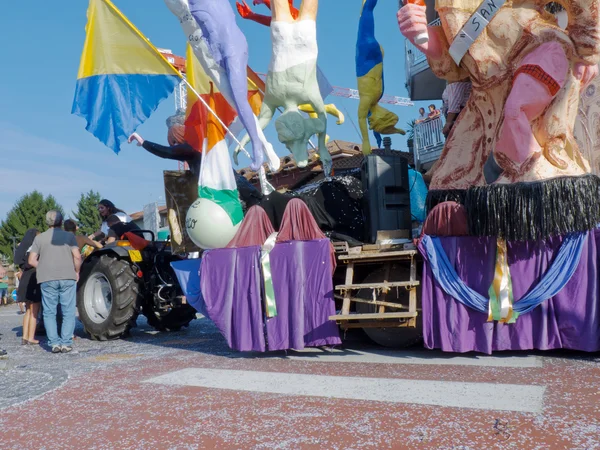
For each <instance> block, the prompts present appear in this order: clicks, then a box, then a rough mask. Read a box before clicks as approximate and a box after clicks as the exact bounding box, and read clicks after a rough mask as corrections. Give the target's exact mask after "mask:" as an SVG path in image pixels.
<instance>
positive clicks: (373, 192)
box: [361, 152, 412, 243]
mask: <svg viewBox="0 0 600 450" xmlns="http://www.w3.org/2000/svg"><path fill="white" fill-rule="evenodd" d="M361 171H362V172H361V178H362V183H363V190H364V196H363V201H364V202H365V204H364V211H365V214H366V215H367V217H366V224H367V225H366V230H365V241H366V242H370V243H375V241H376V240H377V232H378V231H382V230H386V231H387V230H411V229H412V221H411V215H410V187H409V185H408V161H407V160H406V159H405V158H404V157H402V156H401V155H395V154H394V152H388V153H387V154H386V155H385V156H379V155H369V156H367V157H365V158H364V161H363V165H362V169H361Z"/></svg>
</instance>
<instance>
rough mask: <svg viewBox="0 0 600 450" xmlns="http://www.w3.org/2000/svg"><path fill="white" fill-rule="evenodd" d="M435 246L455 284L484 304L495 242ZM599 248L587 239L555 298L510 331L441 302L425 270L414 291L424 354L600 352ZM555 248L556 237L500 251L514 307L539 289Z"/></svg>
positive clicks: (445, 299) (594, 235)
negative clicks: (505, 257)
mask: <svg viewBox="0 0 600 450" xmlns="http://www.w3.org/2000/svg"><path fill="white" fill-rule="evenodd" d="M440 240H441V242H442V245H443V247H444V250H445V251H446V254H447V255H448V259H449V260H450V263H451V264H452V265H453V266H454V268H455V269H456V272H457V273H458V275H459V277H460V279H461V280H462V281H463V282H464V283H465V284H466V285H467V286H469V287H471V288H472V289H473V290H475V291H477V292H479V293H480V294H481V295H483V296H485V297H487V296H488V294H487V292H488V289H489V287H490V285H491V284H492V279H493V277H494V266H495V257H496V239H495V238H474V237H442V238H440ZM599 242H600V230H594V231H590V235H589V237H588V239H587V240H586V243H585V245H584V248H583V252H582V255H581V261H580V263H579V267H578V268H577V270H576V271H575V273H574V274H573V277H572V278H571V280H570V281H569V282H568V283H567V285H566V286H565V287H564V288H563V290H562V291H560V292H559V293H558V294H557V295H556V296H555V297H553V298H551V299H549V300H547V301H545V302H543V303H542V304H541V305H540V306H538V307H536V308H535V309H534V310H532V311H531V312H529V313H527V314H524V315H522V316H519V318H518V319H517V321H516V323H514V324H501V323H497V322H487V315H486V314H482V313H480V312H477V311H474V310H472V309H470V308H468V307H466V306H464V305H462V304H461V303H459V302H458V301H457V300H455V299H454V298H452V297H450V296H449V295H447V294H446V293H445V292H444V291H443V290H442V289H441V288H440V286H439V285H438V283H437V282H436V281H435V280H434V279H433V275H432V273H431V270H430V268H429V266H428V263H427V262H425V264H424V269H423V289H422V299H423V334H424V339H425V346H426V347H427V348H430V349H433V348H439V349H441V350H443V351H447V352H469V351H477V352H482V353H487V354H490V353H492V351H498V350H531V349H538V350H550V349H557V348H566V349H572V350H581V351H588V352H593V351H598V350H600V296H599V294H600V292H599V287H598V277H599V276H600V268H599V266H598V244H599ZM561 243H562V237H560V236H559V237H553V238H550V239H547V240H544V241H538V242H513V243H508V262H509V266H510V273H511V276H512V285H513V294H514V299H515V302H518V301H519V299H521V298H522V297H523V296H524V295H525V294H526V293H527V291H529V290H530V289H531V287H532V286H535V285H536V284H537V283H538V282H539V281H540V279H541V278H542V276H543V275H544V273H545V272H546V271H547V270H548V268H549V266H550V264H551V263H552V260H553V258H554V256H555V255H556V254H557V252H558V250H559V249H560V245H561Z"/></svg>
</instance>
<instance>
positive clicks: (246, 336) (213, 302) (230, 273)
mask: <svg viewBox="0 0 600 450" xmlns="http://www.w3.org/2000/svg"><path fill="white" fill-rule="evenodd" d="M200 271H201V272H200V273H201V275H200V285H201V288H202V296H203V297H204V301H205V303H206V313H207V316H208V317H209V318H210V320H212V321H213V322H214V323H215V325H216V326H217V328H218V329H219V331H220V332H221V334H222V335H223V337H224V338H225V339H226V340H227V344H228V345H229V347H230V348H232V349H234V350H239V351H260V352H264V351H265V336H264V331H263V325H262V316H263V313H262V300H261V277H260V247H244V248H231V249H229V248H227V249H218V250H211V251H208V252H206V253H205V254H204V256H203V258H202V266H201V268H200Z"/></svg>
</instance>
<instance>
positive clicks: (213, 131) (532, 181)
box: [73, 0, 600, 353]
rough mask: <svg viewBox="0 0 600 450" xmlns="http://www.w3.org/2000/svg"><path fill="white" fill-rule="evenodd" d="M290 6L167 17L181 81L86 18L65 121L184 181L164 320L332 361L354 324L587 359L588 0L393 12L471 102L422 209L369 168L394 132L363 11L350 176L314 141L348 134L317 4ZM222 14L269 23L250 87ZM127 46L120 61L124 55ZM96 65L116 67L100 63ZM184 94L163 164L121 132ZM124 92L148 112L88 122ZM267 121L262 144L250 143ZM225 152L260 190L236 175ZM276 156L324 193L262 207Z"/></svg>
mask: <svg viewBox="0 0 600 450" xmlns="http://www.w3.org/2000/svg"><path fill="white" fill-rule="evenodd" d="M293 3H294V2H293V1H292V0H271V1H269V0H256V1H255V2H254V5H259V4H262V5H264V6H266V7H268V8H269V9H270V10H271V16H267V15H260V14H257V13H255V12H254V11H253V10H252V8H250V6H249V5H248V4H246V2H243V1H242V2H236V4H235V5H234V4H233V3H232V2H230V1H229V0H189V1H188V0H165V4H166V6H167V8H168V10H169V11H170V12H171V13H172V14H173V15H174V16H175V19H176V20H171V22H172V23H173V25H174V26H175V25H176V21H178V22H179V23H180V26H181V28H182V29H183V32H184V36H185V38H186V39H187V41H188V52H187V55H186V64H185V74H186V76H185V77H184V76H183V75H182V70H180V69H178V68H176V67H174V66H173V64H171V62H169V61H168V60H167V59H166V58H165V57H164V55H162V54H161V53H160V52H159V51H158V50H157V49H156V48H155V47H154V46H153V45H152V44H151V43H150V41H148V40H147V39H146V38H145V37H144V36H143V35H142V34H141V32H140V31H139V30H137V29H136V28H135V27H134V26H133V24H131V22H129V21H128V20H127V18H125V16H123V15H122V13H120V11H118V10H117V9H116V7H115V6H114V5H113V4H112V3H111V2H110V0H91V1H90V10H89V12H88V20H89V21H90V22H88V36H87V38H86V50H85V51H84V55H83V57H82V64H81V69H80V74H79V77H78V79H79V81H78V85H77V92H76V98H75V103H74V108H73V112H74V113H77V114H79V115H81V116H83V117H85V118H86V120H87V122H88V127H87V129H88V130H89V131H91V132H92V133H93V134H94V135H95V136H96V137H98V138H99V139H100V140H101V141H102V142H103V143H105V144H106V145H108V146H109V147H111V148H113V150H115V151H118V150H119V148H120V143H121V142H123V141H124V140H126V139H127V138H129V140H130V142H131V141H132V140H133V141H137V142H138V144H139V145H141V146H143V147H144V148H145V149H146V150H148V151H149V152H151V153H153V154H155V155H157V156H159V157H163V158H168V159H174V160H178V161H181V162H184V163H186V165H187V167H188V169H189V170H186V171H184V172H178V173H174V172H172V171H171V172H165V192H166V198H167V207H168V210H169V212H168V218H169V224H170V227H171V236H170V242H169V243H168V245H166V246H163V247H161V251H162V252H169V254H170V255H173V256H175V255H177V258H172V259H173V260H172V262H171V263H170V264H171V266H172V267H173V274H174V277H175V276H176V277H177V279H178V281H179V286H178V287H177V289H174V290H173V294H172V299H171V300H170V302H171V303H169V302H167V304H171V307H175V303H177V302H176V301H175V299H176V298H177V299H179V301H180V300H181V299H182V298H183V299H185V302H188V303H189V304H191V305H192V306H194V308H196V309H197V310H198V311H199V312H201V313H202V314H203V315H205V316H206V317H208V318H209V319H210V320H212V321H213V322H214V323H215V324H216V325H217V327H218V328H219V330H220V331H221V333H222V334H223V336H224V338H225V339H226V341H227V343H228V345H229V346H230V347H231V348H233V349H236V350H240V351H267V350H269V351H271V350H287V349H301V348H304V347H305V346H334V345H340V344H341V339H340V333H339V330H340V328H341V329H342V330H348V329H351V328H363V329H365V331H366V332H367V334H368V335H369V336H370V337H371V338H372V339H373V340H375V341H376V342H378V343H381V344H383V345H392V346H397V345H410V344H415V343H418V342H420V339H421V337H422V338H423V340H424V342H425V346H426V347H427V348H439V349H442V350H443V351H449V352H468V351H477V352H483V353H491V352H494V351H500V350H530V349H540V350H548V349H556V348H567V349H574V350H583V351H598V350H600V302H599V300H598V298H599V297H598V295H599V293H600V290H599V289H600V288H599V286H598V278H599V268H598V267H597V260H598V258H597V251H598V250H597V242H598V239H600V235H599V234H598V233H599V232H598V231H597V230H596V227H597V225H598V224H599V223H600V211H599V209H598V203H597V202H598V200H597V199H598V196H599V194H600V190H599V187H600V183H599V179H598V177H597V176H596V175H593V174H592V173H591V167H590V164H589V162H588V161H587V160H586V157H585V156H584V154H582V152H581V151H580V150H579V147H578V144H577V141H576V139H575V136H574V127H575V122H576V119H577V116H578V104H579V99H580V96H581V94H582V93H583V92H584V91H585V88H586V86H587V85H588V84H589V83H590V81H592V80H593V78H594V77H595V76H596V75H597V72H598V66H597V64H598V60H599V57H600V12H599V9H598V5H596V3H595V0H594V1H592V2H591V3H590V2H588V3H589V4H588V3H586V6H585V7H582V6H581V5H579V4H577V3H573V2H571V3H566V2H564V4H563V2H553V3H552V5H553V6H552V8H549V6H548V3H547V2H539V1H534V0H524V1H512V2H509V1H503V0H495V1H489V0H484V1H483V2H480V1H479V0H437V2H436V9H437V13H438V14H439V18H440V25H436V26H429V25H428V21H427V11H426V6H425V5H424V4H421V3H418V2H417V3H412V2H409V3H407V4H401V5H400V7H399V11H398V14H397V21H398V24H399V28H400V32H401V33H402V34H403V35H404V36H405V37H406V38H407V39H408V40H409V41H410V42H412V44H413V45H414V46H415V47H416V48H417V49H418V50H419V51H421V52H422V53H423V54H425V55H426V57H427V61H428V63H429V66H430V67H431V69H432V70H433V71H434V73H435V75H436V76H437V77H439V78H441V79H444V80H447V81H448V82H454V81H459V80H466V79H469V80H470V82H471V83H472V86H473V87H472V93H471V96H470V98H469V101H468V103H467V104H466V107H465V108H464V109H463V110H462V112H461V113H460V115H459V116H458V119H457V121H456V123H455V125H454V127H453V128H452V131H451V132H450V135H449V136H448V138H447V140H446V143H445V146H444V149H443V152H442V155H441V157H440V158H439V160H438V161H437V162H436V163H435V164H434V166H433V167H432V168H431V169H430V171H429V173H428V174H427V175H428V177H429V178H430V179H431V183H430V186H429V192H428V193H427V188H426V187H425V184H424V182H423V177H422V176H421V174H420V173H419V172H418V171H416V170H415V168H414V167H409V163H408V160H407V158H406V154H402V153H401V152H395V151H391V150H390V149H389V148H388V149H387V150H380V149H381V147H382V144H383V147H386V144H385V142H387V147H389V140H387V141H385V140H384V139H383V136H386V135H394V134H404V133H405V131H404V130H402V129H401V128H399V127H398V125H397V123H398V120H399V118H398V116H397V115H396V114H395V113H393V112H391V111H390V110H388V109H386V108H385V107H383V106H382V105H381V102H382V98H383V96H384V86H385V84H384V50H383V47H382V46H381V45H380V43H379V42H378V41H377V39H376V33H375V31H376V23H375V15H374V11H375V9H376V7H377V4H378V1H377V0H364V1H362V5H361V6H360V9H359V10H357V18H358V23H357V26H358V33H357V40H356V59H355V68H356V77H357V87H358V89H357V94H358V98H359V103H358V108H357V118H358V121H359V127H360V134H361V139H362V143H361V146H360V149H361V151H362V154H363V156H361V158H362V163H361V165H360V167H359V168H358V170H357V171H355V172H354V173H352V174H346V175H345V176H338V175H336V173H335V170H334V160H333V159H332V155H331V153H330V147H328V144H327V140H328V138H329V137H328V133H329V134H330V135H332V136H334V135H335V130H334V129H333V128H332V127H328V114H329V115H333V116H335V117H336V118H337V119H338V123H342V122H343V121H344V116H343V114H341V113H340V111H339V110H338V108H337V107H336V106H335V105H334V104H327V103H326V102H325V97H327V95H328V94H329V93H330V92H331V86H330V85H329V83H328V81H327V79H326V78H325V76H324V74H323V72H322V71H321V69H320V68H319V66H318V64H317V60H318V56H319V47H318V39H317V26H316V24H317V20H318V9H319V1H318V0H303V1H302V2H301V5H300V6H299V8H295V7H294V4H293ZM353 4H354V3H353ZM234 6H235V7H236V8H237V12H238V14H239V16H240V17H241V18H243V19H247V20H252V21H255V22H257V23H259V24H261V25H264V26H268V27H270V32H271V49H272V52H271V62H270V65H269V69H268V73H267V74H266V77H264V78H261V77H260V76H258V75H257V74H256V72H254V71H253V70H252V69H251V68H250V67H249V66H248V53H249V52H251V51H252V49H251V48H248V44H247V41H246V38H245V36H244V33H243V32H242V30H241V29H240V28H239V26H238V25H237V23H236V19H237V18H236V12H235V9H234ZM553 8H555V9H553ZM556 8H558V10H560V14H556V13H555V12H556ZM92 19H95V22H94V23H95V25H94V27H90V23H91V21H92ZM391 20H396V19H395V18H391ZM102 27H104V28H105V30H107V31H112V32H113V33H112V34H111V33H103V32H100V31H98V30H100V29H101V28H102ZM115 36H117V37H115ZM123 36H125V38H124V37H123ZM182 38H183V36H182ZM115 39H118V40H119V42H118V43H117V42H116V41H115ZM398 39H401V37H400V35H398ZM123 42H126V43H127V44H128V45H129V51H132V52H135V54H136V57H135V58H132V59H131V60H124V59H119V58H118V54H119V53H118V52H114V48H117V47H118V46H122V45H123ZM100 47H101V48H103V49H104V51H103V54H102V58H104V60H103V61H102V62H103V63H106V62H107V61H108V62H109V63H110V64H104V65H102V64H99V63H98V59H94V52H93V49H97V48H100ZM111 52H114V54H115V55H117V56H115V57H114V58H112V57H111V56H106V55H111V54H112V53H111ZM388 57H391V56H388ZM98 58H99V56H98ZM111 58H112V59H111ZM98 67H102V68H103V69H106V67H109V69H110V70H109V71H108V72H107V71H106V70H104V71H102V70H100V69H98ZM111 70H112V71H111ZM99 76H100V77H101V78H102V79H101V81H102V82H99V81H98V77H99ZM123 77H128V78H127V83H124V81H123V80H124V79H125V78H123ZM140 80H142V81H143V83H142V84H140V85H137V84H136V82H139V81H140ZM179 83H184V85H185V86H186V90H187V98H188V100H187V111H186V112H185V114H180V116H179V117H175V118H173V119H172V120H171V121H170V122H169V124H168V125H169V131H168V133H169V146H160V145H158V144H154V143H148V142H147V141H144V140H143V138H141V137H140V136H139V135H137V134H135V130H136V128H137V127H138V126H139V125H140V124H141V123H143V122H144V121H145V120H146V119H147V118H148V117H149V116H150V114H151V113H152V111H153V110H154V109H155V108H156V106H157V105H158V103H159V102H160V101H161V100H163V99H164V98H165V97H166V96H168V95H169V93H170V92H172V91H173V89H174V88H175V87H176V86H177V85H178V84H179ZM139 86H141V87H139ZM144 86H145V87H144ZM149 86H152V87H151V88H150V87H149ZM124 92H126V93H127V95H126V96H125V97H124V96H123V93H124ZM132 94H135V95H136V96H137V97H138V98H142V99H143V101H142V102H139V101H135V100H131V105H124V104H123V103H121V104H118V105H117V102H115V103H114V104H106V105H105V108H104V109H101V110H100V112H99V109H98V108H94V106H95V105H97V102H98V101H99V100H98V99H99V98H104V99H106V98H109V99H110V98H130V99H131V98H132V97H133V95H132ZM142 103H143V104H142ZM117 116H118V120H116V117H117ZM123 117H125V119H126V120H122V119H123ZM271 123H273V126H274V128H275V130H276V133H277V139H278V141H279V144H276V146H277V147H275V146H274V145H273V144H274V143H270V142H268V140H267V139H266V137H265V135H264V132H263V129H265V128H266V127H267V126H269V124H271ZM370 131H371V132H372V133H373V135H374V137H375V139H376V141H377V146H378V147H379V149H377V150H373V149H372V146H371V141H370V136H369V134H370V133H369V132H370ZM313 137H314V138H315V139H316V142H317V144H316V145H314V144H313V143H312V141H311V138H313ZM387 139H389V138H387ZM249 145H251V147H252V152H249V151H248V150H247V149H246V147H248V146H249ZM285 149H287V150H285ZM240 152H242V153H245V154H247V155H248V156H249V157H250V160H251V165H250V170H251V171H252V172H253V173H256V175H255V177H254V178H253V179H255V180H256V183H255V185H256V186H252V185H251V184H250V183H248V179H247V178H244V177H242V176H241V175H240V173H239V172H235V171H234V170H233V166H232V158H233V160H234V162H235V163H236V164H237V158H238V154H239V153H240ZM284 153H289V154H290V155H291V157H292V158H293V160H294V161H295V166H296V167H298V168H306V167H313V169H312V170H315V171H316V172H318V173H319V174H320V179H319V180H318V181H317V182H315V183H313V184H311V185H307V186H304V188H303V189H298V190H296V191H290V192H278V191H277V190H276V189H275V187H274V186H272V185H271V183H270V181H269V178H271V179H272V177H273V174H276V173H277V172H278V171H279V170H281V168H282V166H284V165H285V164H286V163H285V162H283V161H284V159H283V158H280V157H281V156H282V155H283V154H284ZM314 167H317V168H318V170H316V169H314ZM425 196H427V199H426V200H425ZM425 210H426V211H427V214H425ZM419 222H423V223H422V227H420V228H419V230H422V231H419V233H417V234H416V235H414V236H413V225H414V224H418V223H419ZM413 238H414V241H413ZM119 245H120V246H121V247H123V248H126V247H127V245H131V246H133V247H135V245H137V244H135V243H134V242H129V243H128V242H127V241H126V240H125V239H124V240H123V241H122V242H121V243H120V244H119ZM152 245H153V244H152V243H147V244H146V246H149V248H151V247H152ZM146 246H144V248H146ZM133 247H132V248H133ZM133 250H137V249H136V248H133ZM142 250H143V249H142ZM197 252H200V253H199V254H198V253H197ZM198 256H199V257H198ZM92 257H93V255H92ZM420 260H422V261H423V266H422V270H421V268H419V267H418V266H417V264H418V261H420ZM159 296H160V295H159ZM163 300H164V299H163Z"/></svg>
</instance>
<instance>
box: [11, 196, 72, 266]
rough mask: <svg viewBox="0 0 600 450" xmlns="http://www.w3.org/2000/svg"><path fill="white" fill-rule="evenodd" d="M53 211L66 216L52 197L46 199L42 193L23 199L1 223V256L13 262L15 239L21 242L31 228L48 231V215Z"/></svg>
mask: <svg viewBox="0 0 600 450" xmlns="http://www.w3.org/2000/svg"><path fill="white" fill-rule="evenodd" d="M51 209H56V210H58V211H60V212H61V213H62V214H63V215H64V211H63V208H62V206H60V205H59V204H58V202H57V201H56V199H55V198H54V197H53V196H52V195H49V196H47V197H46V198H44V196H43V195H42V194H41V193H40V192H38V191H33V192H32V193H30V194H27V195H24V196H23V197H21V198H20V199H19V200H18V201H17V203H16V204H15V206H13V208H12V209H11V210H10V211H9V212H8V214H7V216H6V220H4V221H2V223H0V254H2V255H5V256H6V257H8V259H9V261H11V262H12V259H13V237H15V238H16V241H17V242H19V241H20V240H21V239H22V238H23V235H24V234H25V232H26V231H27V230H28V229H29V228H37V229H38V230H39V231H46V230H47V229H48V226H47V225H46V213H47V212H48V211H50V210H51Z"/></svg>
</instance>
